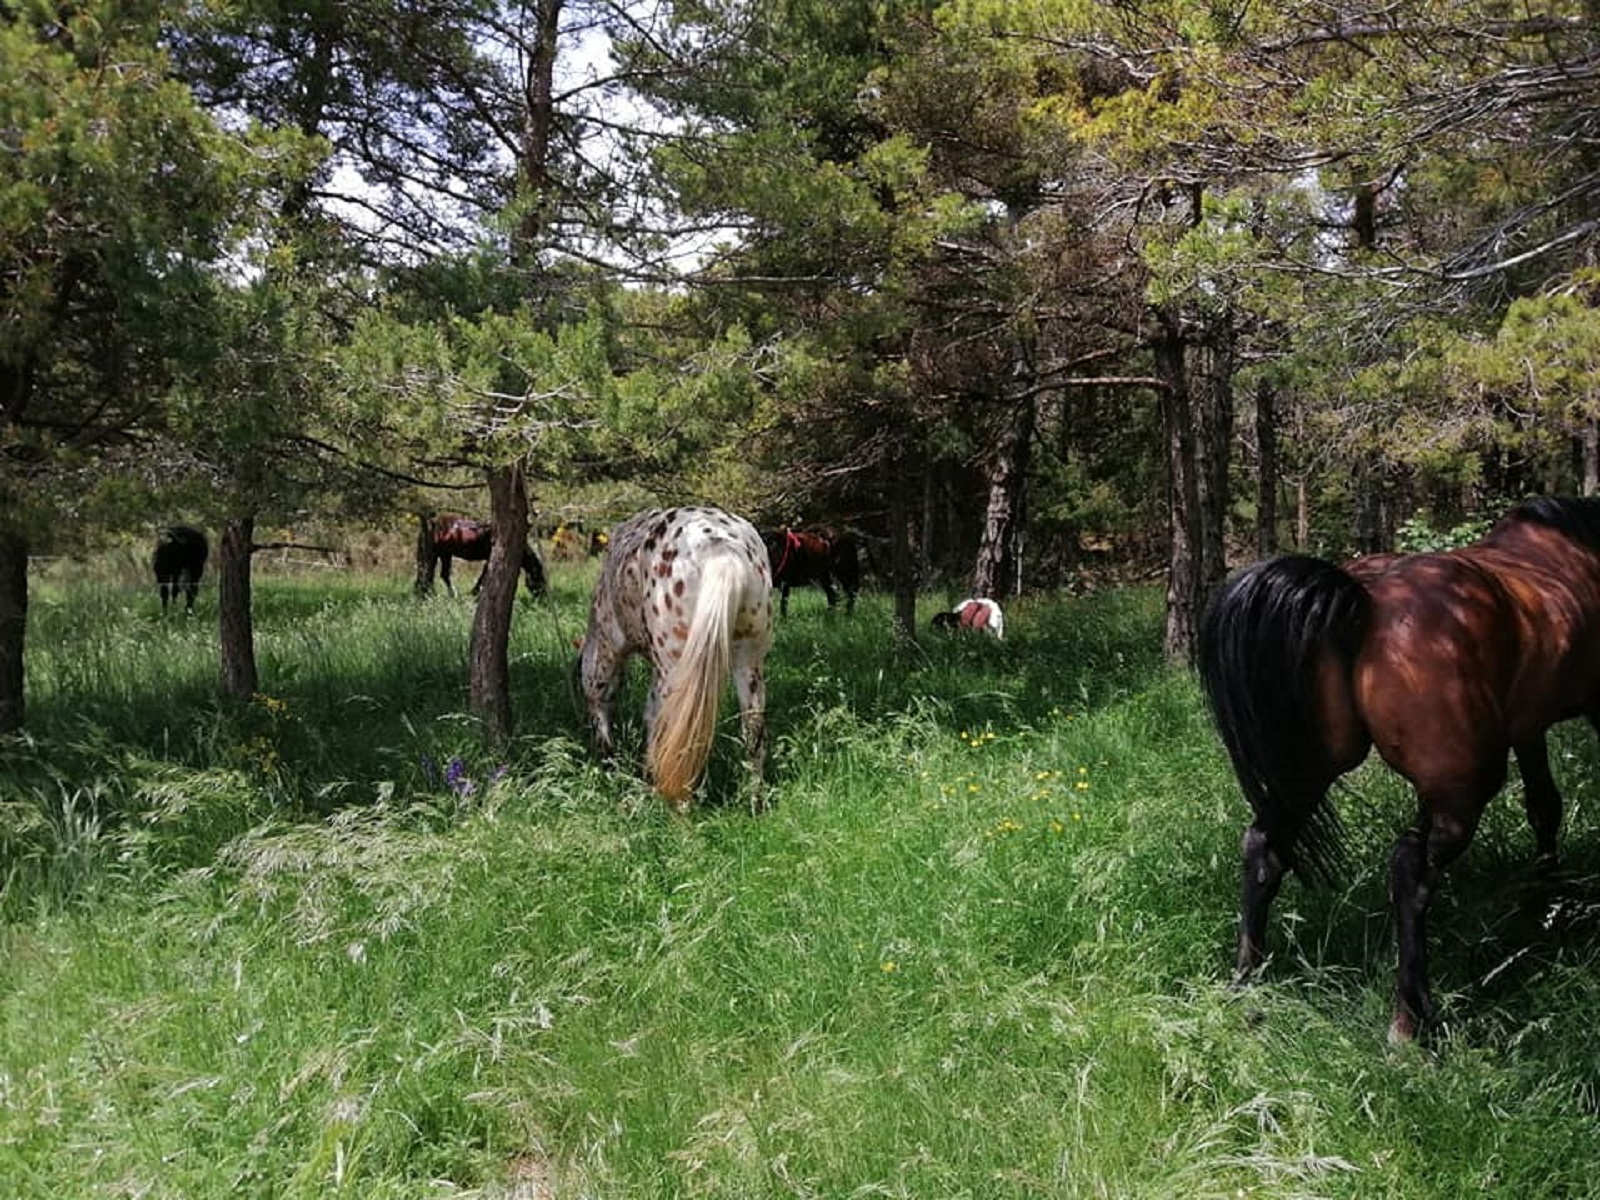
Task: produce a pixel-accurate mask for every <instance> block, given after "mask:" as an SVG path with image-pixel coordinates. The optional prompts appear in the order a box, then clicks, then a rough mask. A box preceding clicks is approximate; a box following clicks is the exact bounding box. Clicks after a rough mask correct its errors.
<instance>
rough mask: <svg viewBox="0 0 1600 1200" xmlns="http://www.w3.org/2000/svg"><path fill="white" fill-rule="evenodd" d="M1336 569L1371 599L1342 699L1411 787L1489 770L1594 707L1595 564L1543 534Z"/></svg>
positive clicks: (1598, 623) (1598, 612)
mask: <svg viewBox="0 0 1600 1200" xmlns="http://www.w3.org/2000/svg"><path fill="white" fill-rule="evenodd" d="M1552 539H1553V540H1552ZM1346 569H1347V570H1348V571H1349V572H1350V574H1352V575H1354V576H1355V577H1356V578H1357V579H1359V580H1360V581H1361V582H1362V583H1363V585H1364V586H1365V587H1366V589H1367V591H1368V593H1369V595H1370V596H1371V598H1372V616H1371V623H1370V625H1369V627H1368V631H1367V636H1366V639H1365V641H1364V642H1363V644H1362V647H1361V651H1360V653H1359V655H1358V656H1357V659H1356V663H1355V671H1354V687H1355V695H1356V700H1357V703H1358V705H1359V707H1360V710H1361V713H1362V716H1363V718H1364V720H1365V723H1366V724H1367V726H1368V728H1369V729H1371V730H1372V733H1373V738H1374V741H1375V742H1376V743H1377V746H1378V749H1379V752H1380V753H1381V754H1382V755H1383V757H1384V758H1385V760H1386V761H1388V762H1389V763H1390V764H1391V765H1392V766H1394V767H1395V768H1396V769H1397V770H1400V771H1401V772H1402V773H1403V774H1405V775H1407V776H1408V777H1410V778H1412V779H1413V781H1417V780H1418V778H1419V776H1435V777H1441V776H1447V775H1451V774H1454V775H1458V776H1460V777H1461V779H1462V781H1463V782H1465V781H1466V780H1467V779H1469V778H1470V777H1472V776H1474V775H1477V774H1483V773H1489V774H1492V773H1494V772H1495V771H1498V770H1502V769H1503V766H1504V760H1505V754H1506V751H1507V750H1508V749H1509V748H1510V747H1511V746H1513V745H1515V744H1517V743H1518V742H1520V741H1522V740H1524V739H1527V738H1529V737H1532V736H1536V735H1537V734H1539V733H1542V732H1543V731H1544V730H1545V729H1548V728H1549V727H1550V726H1551V725H1553V724H1555V723H1557V722H1559V721H1562V720H1566V719H1568V718H1570V717H1574V716H1577V715H1580V714H1581V713H1583V712H1585V711H1588V710H1590V709H1592V708H1593V707H1594V705H1595V703H1596V700H1597V699H1600V561H1597V560H1596V559H1595V556H1594V555H1592V554H1590V553H1589V552H1587V551H1583V550H1580V549H1579V548H1577V547H1575V546H1573V545H1572V544H1571V543H1570V542H1569V541H1567V540H1566V539H1565V538H1562V537H1560V535H1558V534H1555V533H1553V531H1548V530H1547V531H1545V532H1544V533H1536V534H1535V535H1534V536H1532V537H1531V538H1530V537H1525V536H1523V531H1521V530H1513V531H1511V534H1510V535H1509V536H1493V535H1492V536H1491V537H1490V538H1489V539H1486V540H1485V541H1483V542H1479V543H1474V544H1473V545H1471V546H1467V547H1463V548H1461V549H1459V550H1453V551H1449V552H1445V553H1437V554H1416V555H1406V556H1399V557H1393V556H1391V557H1390V558H1389V560H1388V561H1386V562H1385V561H1381V560H1380V561H1376V562H1374V563H1372V564H1367V563H1366V561H1365V560H1357V561H1356V562H1355V563H1352V564H1349V565H1348V566H1347V568H1346Z"/></svg>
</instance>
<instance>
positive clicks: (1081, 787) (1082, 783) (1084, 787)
mask: <svg viewBox="0 0 1600 1200" xmlns="http://www.w3.org/2000/svg"><path fill="white" fill-rule="evenodd" d="M1072 786H1073V787H1075V788H1077V790H1078V791H1080V792H1087V791H1088V790H1089V781H1088V780H1087V779H1080V780H1078V782H1077V783H1075V784H1073V785H1072Z"/></svg>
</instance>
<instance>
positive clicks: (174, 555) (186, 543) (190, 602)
mask: <svg viewBox="0 0 1600 1200" xmlns="http://www.w3.org/2000/svg"><path fill="white" fill-rule="evenodd" d="M210 554H211V546H210V544H209V543H208V542H207V541H206V535H205V534H203V533H201V532H200V531H199V530H198V529H195V528H194V527H193V526H191V525H174V526H172V527H171V528H169V529H163V530H162V531H161V533H160V535H159V536H158V537H157V538H156V549H155V553H154V554H153V555H152V556H151V565H152V566H153V567H154V568H155V572H156V586H157V587H158V588H159V589H160V590H161V611H162V613H163V614H164V613H166V611H167V606H168V605H169V604H170V603H171V602H172V601H174V600H176V599H177V598H178V592H179V591H180V589H181V590H182V592H183V594H184V611H185V612H187V613H188V614H189V615H190V616H193V615H194V601H195V597H196V596H197V595H199V593H200V576H201V575H203V574H204V573H205V569H206V559H207V558H208V557H209V556H210Z"/></svg>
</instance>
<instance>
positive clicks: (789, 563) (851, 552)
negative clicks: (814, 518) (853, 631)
mask: <svg viewBox="0 0 1600 1200" xmlns="http://www.w3.org/2000/svg"><path fill="white" fill-rule="evenodd" d="M761 540H762V541H763V542H765V543H766V546H767V560H768V562H769V563H770V565H771V567H772V586H773V587H775V588H777V589H778V611H779V612H781V613H782V614H783V615H784V616H788V614H789V589H790V588H792V587H804V586H805V585H806V584H808V583H814V584H816V585H817V586H818V587H820V588H821V589H822V593H823V595H825V596H827V598H828V607H829V608H832V607H833V606H834V605H835V604H836V603H838V600H839V596H838V593H837V592H835V591H834V586H833V585H834V584H835V583H837V584H838V585H839V587H840V589H842V590H843V592H844V595H845V611H846V612H855V610H856V594H857V593H858V592H860V591H861V554H860V551H859V549H858V548H857V546H856V540H855V538H854V537H852V536H851V535H850V533H849V532H848V531H844V530H835V529H816V530H795V529H789V528H787V527H785V528H783V529H769V530H766V531H764V532H763V533H762V534H761Z"/></svg>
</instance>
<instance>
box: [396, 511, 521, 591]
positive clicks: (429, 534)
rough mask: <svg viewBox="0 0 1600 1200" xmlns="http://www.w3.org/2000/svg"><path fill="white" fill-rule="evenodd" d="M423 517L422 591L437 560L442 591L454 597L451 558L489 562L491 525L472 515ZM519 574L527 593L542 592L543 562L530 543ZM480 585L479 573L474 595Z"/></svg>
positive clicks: (492, 542) (427, 587) (429, 580)
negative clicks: (526, 587)
mask: <svg viewBox="0 0 1600 1200" xmlns="http://www.w3.org/2000/svg"><path fill="white" fill-rule="evenodd" d="M423 520H424V527H423V534H424V536H423V546H424V547H425V549H419V554H421V555H422V556H423V557H424V562H423V573H424V575H425V577H426V580H425V590H429V589H431V588H432V586H433V569H434V564H435V563H437V564H438V567H439V578H440V579H442V580H443V581H444V586H445V590H446V591H447V592H449V593H450V594H451V595H452V596H454V595H455V594H456V589H455V584H453V583H452V582H451V581H450V563H451V561H452V560H453V559H457V558H460V559H465V560H466V561H467V562H481V563H486V562H488V561H489V551H490V550H492V549H493V548H494V527H493V526H492V525H490V524H489V523H488V522H487V521H476V520H474V519H473V518H471V517H461V516H454V515H449V514H446V515H442V516H436V517H433V518H431V519H430V518H426V517H425V518H423ZM522 574H523V577H524V578H525V579H526V581H527V585H528V591H529V592H530V593H532V594H533V595H535V596H542V595H544V592H545V578H544V564H543V563H542V562H540V561H539V556H538V554H536V553H535V552H534V549H533V546H532V545H524V546H523V549H522ZM482 587H483V576H482V575H481V574H480V575H479V576H478V582H477V583H476V584H474V585H473V588H472V593H473V595H477V593H478V590H479V589H480V588H482Z"/></svg>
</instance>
